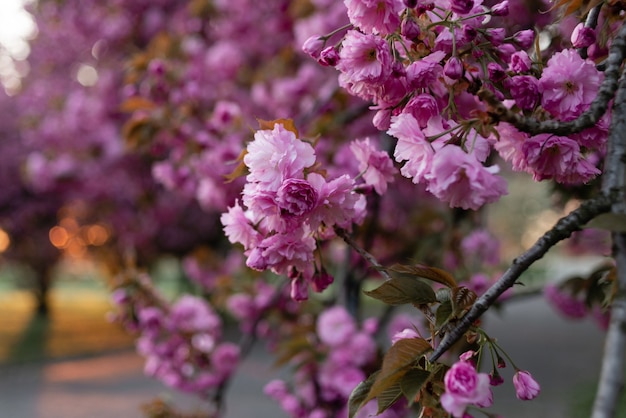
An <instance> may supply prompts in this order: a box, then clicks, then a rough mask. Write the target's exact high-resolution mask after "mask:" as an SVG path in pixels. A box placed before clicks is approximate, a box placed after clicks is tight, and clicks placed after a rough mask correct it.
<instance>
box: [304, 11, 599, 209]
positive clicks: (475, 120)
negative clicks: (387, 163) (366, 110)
mask: <svg viewBox="0 0 626 418" xmlns="http://www.w3.org/2000/svg"><path fill="white" fill-rule="evenodd" d="M457 3H458V4H457ZM345 5H346V7H347V11H348V16H349V18H350V22H351V24H352V25H353V27H352V28H351V29H348V30H347V32H345V34H344V36H343V39H342V40H341V41H340V42H339V43H337V44H335V45H328V44H329V43H328V42H327V41H328V39H327V37H326V36H325V35H314V36H313V37H311V38H310V39H309V40H308V41H307V43H306V44H305V45H311V44H313V43H314V42H316V41H317V42H318V43H319V47H318V48H316V49H311V48H305V51H306V52H308V53H309V54H310V55H311V56H313V57H314V58H316V59H317V60H318V61H319V62H320V63H321V64H323V65H329V64H330V65H332V66H334V67H335V68H336V69H337V70H339V72H340V75H339V84H340V85H341V86H342V87H343V88H345V89H346V90H347V91H348V92H350V93H351V94H353V95H355V96H357V97H360V98H362V99H364V100H366V101H371V102H372V103H373V104H374V106H373V107H372V109H373V110H376V115H375V116H374V124H375V125H376V127H377V128H378V129H380V130H382V131H386V132H387V133H388V134H389V135H391V136H393V137H395V138H396V139H397V143H396V146H395V150H394V152H393V155H394V157H395V159H396V161H398V162H400V163H402V164H403V165H402V168H401V173H402V175H404V176H406V177H409V178H412V179H413V182H415V183H423V184H425V185H426V188H427V190H428V191H429V192H431V193H433V194H434V195H435V196H436V197H437V198H438V199H440V200H442V201H445V202H448V203H449V204H450V206H452V207H461V208H464V209H474V210H475V209H478V208H480V207H481V206H483V205H484V204H486V203H490V202H494V201H496V200H498V199H499V198H500V197H501V196H502V195H504V194H506V193H507V187H506V183H505V181H504V180H503V179H502V178H501V177H499V176H498V171H499V169H498V167H497V166H495V165H488V164H487V161H486V160H487V157H488V156H489V155H490V153H491V150H492V149H495V150H496V151H497V152H498V153H500V155H501V157H502V158H503V159H505V160H506V161H508V162H511V163H512V166H513V169H514V170H516V171H526V172H528V173H530V174H532V175H533V177H534V178H535V180H538V181H540V180H545V179H554V180H555V181H557V182H559V183H563V184H582V183H587V182H589V181H590V180H591V179H593V178H595V177H596V176H597V175H598V174H599V173H600V170H599V169H598V168H597V165H598V162H599V159H600V158H601V157H602V155H603V153H604V143H605V141H606V138H607V129H608V120H607V118H606V117H605V118H603V119H602V120H601V121H600V122H598V124H597V125H596V126H595V127H592V128H589V129H587V130H585V131H583V132H581V133H580V134H576V135H573V136H572V137H571V138H569V137H563V136H561V137H558V136H553V135H547V134H541V135H536V136H530V135H528V134H525V133H521V132H518V131H517V130H516V129H515V128H513V127H511V126H509V125H506V124H500V125H493V126H487V125H485V124H484V117H483V115H485V112H486V110H487V109H486V107H485V105H484V103H483V102H481V101H480V100H479V99H478V96H477V92H478V91H479V90H480V89H486V90H489V91H490V92H491V93H492V94H494V95H495V97H497V98H498V99H499V100H502V101H504V103H505V105H507V106H508V107H510V108H511V109H513V110H516V111H519V112H526V113H527V114H531V113H532V114H534V115H539V116H540V117H543V118H545V117H552V118H556V119H559V120H564V121H567V120H572V119H574V118H576V117H577V116H579V115H580V114H581V113H582V112H584V111H585V110H586V109H588V108H589V105H590V104H591V101H592V100H593V98H594V97H595V95H596V93H597V91H598V87H599V85H600V83H601V81H602V78H603V77H602V73H601V72H600V71H598V70H597V69H596V68H595V64H594V63H593V62H592V61H591V60H588V59H583V58H581V57H580V56H579V55H578V53H577V52H576V51H575V50H574V49H564V50H562V51H558V52H556V53H555V54H554V55H553V56H552V57H551V58H550V59H549V60H548V61H547V63H546V65H545V66H538V65H536V63H535V62H536V58H532V57H531V55H529V54H532V53H533V51H532V49H533V47H534V38H535V36H536V35H535V32H534V31H533V30H530V29H524V30H519V31H517V32H514V33H507V29H506V27H493V26H490V20H491V19H490V18H494V19H496V20H497V19H498V18H503V17H506V16H508V14H509V11H510V7H509V2H508V1H503V2H500V3H496V4H494V5H493V6H491V7H486V6H485V5H483V4H481V2H480V1H473V0H472V1H443V0H442V1H435V2H425V3H421V2H419V3H418V4H413V3H412V2H410V3H407V4H403V3H402V2H401V1H400V0H389V1H385V2H369V1H365V0H351V1H348V0H346V1H345ZM449 10H451V11H452V13H449V12H448V11H449ZM579 31H580V30H579ZM576 37H577V38H576V39H578V37H580V35H578V32H577V34H576ZM586 39H591V38H590V37H589V36H587V38H586ZM575 42H576V43H577V44H579V43H580V42H579V41H575ZM590 42H591V41H589V42H587V43H590ZM331 54H334V55H333V58H332V60H329V59H328V57H329V56H330V55H331ZM329 61H330V62H329ZM534 61H535V62H534Z"/></svg>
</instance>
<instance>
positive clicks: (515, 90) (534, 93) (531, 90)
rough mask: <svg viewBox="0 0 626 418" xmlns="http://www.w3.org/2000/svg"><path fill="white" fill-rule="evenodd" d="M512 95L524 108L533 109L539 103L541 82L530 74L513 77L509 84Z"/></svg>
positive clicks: (516, 102)
mask: <svg viewBox="0 0 626 418" xmlns="http://www.w3.org/2000/svg"><path fill="white" fill-rule="evenodd" d="M507 88H508V89H509V92H510V93H511V97H513V100H515V104H517V105H518V106H519V107H520V108H521V109H522V110H532V109H534V108H535V106H537V103H539V98H540V96H539V82H538V81H537V79H536V78H535V77H532V76H529V75H518V76H515V77H512V78H511V79H510V82H509V83H508V84H507Z"/></svg>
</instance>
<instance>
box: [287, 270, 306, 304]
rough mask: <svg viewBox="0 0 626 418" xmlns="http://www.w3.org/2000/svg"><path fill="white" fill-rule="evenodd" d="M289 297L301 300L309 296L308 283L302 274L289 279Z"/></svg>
mask: <svg viewBox="0 0 626 418" xmlns="http://www.w3.org/2000/svg"><path fill="white" fill-rule="evenodd" d="M291 298H292V299H293V300H295V301H296V302H302V301H305V300H307V299H308V298H309V289H308V285H307V283H306V281H305V280H304V279H303V278H302V276H300V277H296V278H295V279H293V280H292V281H291Z"/></svg>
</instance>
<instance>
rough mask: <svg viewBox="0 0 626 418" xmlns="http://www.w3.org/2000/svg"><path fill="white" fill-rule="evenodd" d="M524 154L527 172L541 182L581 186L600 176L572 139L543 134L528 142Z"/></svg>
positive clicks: (525, 143) (524, 147) (529, 139)
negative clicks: (546, 180)
mask: <svg viewBox="0 0 626 418" xmlns="http://www.w3.org/2000/svg"><path fill="white" fill-rule="evenodd" d="M522 152H523V153H524V159H525V161H526V167H527V170H528V171H529V172H531V173H532V175H533V178H534V179H535V180H537V181H541V180H545V179H551V178H553V179H555V180H556V181H557V182H559V183H566V184H570V183H573V184H581V183H586V182H588V181H589V180H591V179H592V178H593V177H595V176H597V175H598V174H600V170H598V169H597V168H596V167H594V166H593V165H591V164H590V163H589V162H588V161H587V160H585V159H584V158H583V156H582V155H581V154H580V147H579V145H578V144H577V143H576V141H574V140H572V139H570V138H568V137H564V136H556V135H551V134H539V135H536V136H533V137H530V138H528V139H527V140H526V141H525V142H524V144H523V145H522Z"/></svg>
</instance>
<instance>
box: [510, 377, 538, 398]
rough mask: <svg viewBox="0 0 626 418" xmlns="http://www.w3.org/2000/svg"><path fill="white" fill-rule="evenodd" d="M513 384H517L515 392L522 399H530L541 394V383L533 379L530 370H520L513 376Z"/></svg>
mask: <svg viewBox="0 0 626 418" xmlns="http://www.w3.org/2000/svg"><path fill="white" fill-rule="evenodd" d="M513 386H515V394H516V395H517V398H518V399H520V400H522V401H529V400H531V399H534V398H536V397H537V395H539V392H540V391H541V388H540V386H539V383H537V382H536V381H535V379H533V377H532V376H531V375H530V373H529V372H527V371H524V370H518V371H517V373H515V375H514V376H513Z"/></svg>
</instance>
